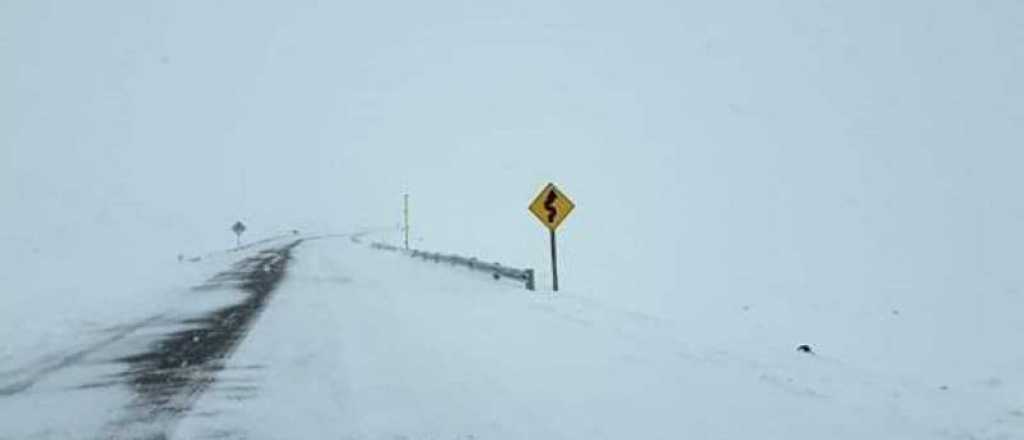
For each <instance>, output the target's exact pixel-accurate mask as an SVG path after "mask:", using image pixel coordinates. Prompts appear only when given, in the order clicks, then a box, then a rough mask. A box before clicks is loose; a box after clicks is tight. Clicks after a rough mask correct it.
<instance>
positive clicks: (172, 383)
mask: <svg viewBox="0 0 1024 440" xmlns="http://www.w3.org/2000/svg"><path fill="white" fill-rule="evenodd" d="M301 243H302V240H301V239H300V240H296V241H293V242H291V243H289V244H288V245H285V246H282V247H278V248H274V249H269V250H265V251H262V252H260V253H259V254H257V255H254V256H252V257H249V258H246V259H244V260H242V261H239V262H238V263H236V264H235V265H234V266H232V268H231V269H230V270H228V271H225V272H222V273H219V274H217V275H215V276H214V277H213V278H211V279H210V280H209V281H208V282H207V283H205V284H203V285H201V286H198V287H196V288H195V290H197V291H206V290H220V289H238V290H241V291H242V292H245V293H246V294H247V296H246V298H245V299H244V300H242V301H241V302H239V303H236V304H232V305H229V306H226V307H222V308H220V309H217V310H214V311H212V312H210V313H207V314H205V315H202V316H199V317H196V318H192V319H187V320H185V321H183V322H182V324H185V325H187V326H188V328H187V329H185V330H181V331H178V332H175V333H171V334H169V335H167V336H165V337H162V338H160V339H159V340H157V341H156V342H155V343H153V344H151V345H150V347H149V350H148V351H146V352H143V353H140V354H136V355H132V356H127V357H123V358H120V359H118V360H117V361H118V362H121V363H124V364H125V365H126V366H127V371H126V372H125V373H123V374H122V375H120V377H119V379H121V380H122V381H123V382H127V383H128V384H129V386H130V387H131V388H132V390H133V392H134V394H135V398H134V399H133V401H132V402H131V403H130V404H129V406H128V408H129V416H128V417H125V418H123V419H121V420H118V421H117V422H115V423H113V424H112V425H111V426H110V428H109V429H108V432H109V434H108V435H106V436H104V437H103V438H115V439H117V438H130V439H167V438H169V436H170V433H171V431H172V429H173V427H174V426H175V424H176V422H177V421H178V420H180V419H181V418H182V417H184V416H185V415H186V414H187V413H188V411H189V410H190V409H191V408H192V405H193V404H194V402H195V400H196V399H198V397H199V396H200V395H202V393H203V392H204V391H205V390H207V389H208V388H209V387H210V385H212V384H213V383H214V382H215V381H216V376H217V373H218V372H220V371H221V370H223V369H224V361H225V360H226V359H227V358H228V357H230V356H231V354H232V353H233V352H234V351H235V349H236V348H237V347H238V346H239V344H241V342H242V341H243V340H244V339H245V336H246V335H247V334H248V332H249V330H250V328H251V327H252V325H253V324H254V322H255V321H256V318H258V317H259V315H260V313H261V312H262V311H263V309H264V307H265V306H266V304H267V302H268V300H269V299H270V296H271V294H272V293H273V292H274V290H275V289H276V288H277V286H278V284H279V283H280V282H281V280H282V279H283V278H284V276H285V273H286V270H287V265H288V261H289V260H290V259H291V251H292V249H294V248H295V247H296V246H298V245H299V244H301Z"/></svg>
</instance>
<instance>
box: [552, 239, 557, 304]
mask: <svg viewBox="0 0 1024 440" xmlns="http://www.w3.org/2000/svg"><path fill="white" fill-rule="evenodd" d="M551 279H552V281H553V283H554V286H553V287H554V290H555V292H557V291H558V246H557V245H556V244H555V230H554V229H552V230H551Z"/></svg>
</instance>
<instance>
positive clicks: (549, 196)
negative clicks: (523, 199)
mask: <svg viewBox="0 0 1024 440" xmlns="http://www.w3.org/2000/svg"><path fill="white" fill-rule="evenodd" d="M575 207H576V205H575V204H573V203H572V200H569V198H568V197H566V196H565V194H562V192H561V191H559V190H558V187H556V186H555V184H554V183H549V184H548V186H546V187H544V189H543V190H541V192H540V194H538V195H537V198H535V199H533V203H531V204H530V212H532V213H533V215H535V216H537V219H538V220H540V222H541V223H543V224H544V226H547V227H548V229H550V230H552V231H554V230H555V229H558V225H561V224H562V221H563V220H565V218H566V217H568V216H569V213H571V212H572V210H573V208H575Z"/></svg>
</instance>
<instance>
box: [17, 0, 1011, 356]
mask: <svg viewBox="0 0 1024 440" xmlns="http://www.w3.org/2000/svg"><path fill="white" fill-rule="evenodd" d="M1022 13H1024V7H1022V6H1021V4H1019V3H1017V2H1013V1H995V0H993V1H978V2H954V1H937V2H933V1H908V2H896V3H893V2H885V1H874V0H872V1H860V2H810V1H807V2H739V1H724V2H713V3H707V2H671V1H637V2H630V3H628V4H627V3H621V2H592V1H588V2H583V1H572V2H546V1H545V2H541V1H522V2H506V3H503V4H502V3H487V2H485V3H480V2H468V1H467V2H458V1H441V2H375V3H373V4H372V5H371V4H357V3H351V2H311V1H292V2H242V1H219V2H198V1H192V2H139V1H104V2H52V1H51V2H44V1H5V2H3V3H0V62H2V64H3V65H4V68H3V69H0V154H2V156H0V179H2V184H0V203H2V206H3V207H4V209H3V211H4V214H3V217H2V218H0V234H2V238H3V243H4V246H3V249H2V250H0V255H3V256H4V260H3V261H4V263H5V264H6V265H7V266H8V267H16V268H21V269H19V270H18V271H11V272H8V273H5V274H4V276H5V277H6V278H8V280H7V282H8V283H14V285H29V286H33V288H36V289H39V288H42V287H41V286H43V284H40V283H38V282H37V281H32V280H33V279H34V277H36V276H38V274H39V273H43V272H45V271H46V269H47V267H43V266H42V263H34V262H33V261H37V259H34V258H31V257H26V256H27V255H46V256H48V258H50V259H53V258H58V259H61V258H62V257H61V256H64V257H66V258H63V261H65V262H67V263H68V264H76V265H77V264H86V265H87V264H94V265H96V266H98V268H97V269H96V270H100V271H102V270H104V269H103V268H104V267H106V268H108V269H109V266H107V265H106V264H102V263H100V261H103V258H115V257H114V255H116V256H117V257H116V258H120V259H122V260H137V259H140V258H148V259H150V260H148V261H150V262H156V261H157V259H158V258H165V259H166V261H167V262H170V261H172V259H173V257H174V255H176V254H178V253H198V252H202V251H205V250H210V249H217V248H224V247H228V246H230V245H232V243H233V240H234V237H233V236H232V235H231V233H230V232H229V230H228V228H229V227H230V225H231V224H232V223H233V222H234V221H235V220H238V219H242V220H243V221H245V222H246V223H247V224H249V226H250V233H249V234H250V236H251V237H252V238H256V237H259V236H263V235H266V234H271V233H274V232H276V231H281V230H287V229H291V228H299V229H302V230H306V231H331V232H349V231H354V230H359V229H361V228H380V227H386V228H394V227H396V225H397V224H398V223H399V222H400V220H401V209H402V206H401V201H402V195H403V194H405V193H409V194H410V195H411V199H412V231H413V236H414V245H416V246H419V247H423V248H427V249H431V250H442V251H457V252H460V253H464V254H469V255H478V256H481V257H484V258H488V259H494V260H501V261H503V262H507V263H508V264H514V265H517V266H530V267H537V268H538V269H539V270H544V271H546V267H547V266H546V265H547V255H548V254H547V252H548V249H547V241H546V240H547V237H546V231H544V230H543V229H542V227H541V225H539V224H538V223H537V222H536V220H535V219H534V218H532V216H531V215H530V214H529V213H528V212H527V210H526V205H527V204H528V203H529V201H530V200H531V199H532V198H533V196H534V195H535V194H536V192H537V191H538V190H539V189H540V188H541V187H542V186H543V185H544V184H546V183H547V182H548V181H554V182H556V183H558V184H559V185H560V186H561V188H562V189H563V190H564V191H565V192H566V193H567V194H568V195H569V196H570V197H571V198H573V199H574V201H575V202H576V205H577V209H576V211H575V213H574V214H573V215H572V217H571V218H569V219H568V220H567V221H566V223H565V224H564V226H563V228H562V230H561V232H560V237H559V240H560V245H561V249H560V251H561V254H562V258H563V260H562V262H561V263H562V270H563V274H562V276H563V285H564V286H565V287H566V288H568V289H574V290H576V291H579V292H581V294H585V295H593V296H597V297H605V298H614V299H615V300H616V301H619V302H621V303H623V304H626V305H628V306H630V307H635V308H638V309H645V310H657V311H659V313H661V314H663V315H666V316H669V317H678V318H679V319H686V317H687V316H689V315H688V314H695V313H700V312H701V310H702V309H705V310H706V309H707V308H709V307H715V306H718V305H721V304H723V303H726V304H731V303H730V302H729V301H730V300H729V299H728V298H730V297H735V296H740V297H743V298H751V297H754V298H756V297H759V296H760V295H761V292H764V295H771V294H770V293H768V292H769V291H794V290H795V291H799V292H803V293H801V295H804V296H801V300H800V301H804V302H809V303H810V304H813V307H812V308H813V309H814V310H818V311H820V312H822V313H823V315H824V317H823V318H821V319H822V320H825V321H827V320H828V319H829V318H828V316H829V313H828V312H827V310H829V308H830V307H838V308H847V309H853V310H860V309H859V308H871V307H876V306H877V307H885V306H881V305H879V304H886V306H887V305H889V304H892V305H898V304H900V303H906V302H915V303H917V304H927V305H932V306H934V307H933V308H932V309H929V313H935V315H934V318H933V319H934V320H933V321H926V322H927V325H925V327H923V328H922V330H921V332H922V334H923V335H924V338H925V339H927V338H930V337H935V338H943V337H947V336H948V337H954V335H952V334H950V335H947V334H945V333H944V332H945V331H946V330H943V323H944V322H949V320H950V319H954V318H957V319H959V318H963V317H964V316H965V315H967V316H968V317H970V316H973V318H969V319H974V320H976V321H970V322H978V323H984V322H985V321H986V319H985V316H986V313H988V310H989V308H987V307H990V306H991V304H994V302H995V301H998V298H1002V297H1003V296H1007V295H1020V294H1021V292H1020V288H1021V287H1024V276H1022V275H1021V272H1020V271H1019V270H1018V264H1019V262H1020V261H1022V260H1024V258H1022V257H1024V255H1022V249H1024V234H1022V232H1021V231H1022V229H1024V228H1022V226H1024V204H1022V203H1021V201H1020V200H1019V197H1016V193H1017V192H1018V190H1019V187H1020V183H1021V178H1020V177H1019V172H1018V170H1017V169H1018V168H1019V166H1020V163H1022V161H1024V153H1022V152H1021V149H1020V145H1021V139H1022V136H1021V135H1022V128H1021V127H1022V126H1024V125H1022V122H1024V109H1022V106H1020V103H1021V102H1022V98H1024V87H1022V81H1021V78H1024V65H1022V59H1024V57H1022V55H1024V54H1022V44H1024V15H1022ZM104 256H107V257H104ZM38 261H43V257H38ZM46 261H49V260H46ZM107 261H111V260H107ZM47 264H49V263H47ZM159 264H163V262H160V263H159ZM90 267H91V266H90ZM5 272H6V271H5ZM14 272H17V274H15V273H14ZM545 276H546V275H545ZM865 298H866V299H865ZM736 301H738V302H742V301H747V299H743V300H736ZM865 304H872V305H870V306H868V305H865ZM789 318H793V319H800V318H798V317H796V316H789V317H783V318H780V319H789ZM929 319H932V318H929ZM836 325H837V326H840V327H841V326H842V325H843V324H842V323H840V324H836ZM966 325H967V326H968V327H970V326H971V325H972V324H969V323H968V324H966ZM978 325H983V324H978ZM972 331H973V330H970V331H968V333H971V332H972ZM949 332H950V333H957V334H963V333H964V331H963V329H960V330H956V331H952V330H950V331H949ZM964 337H971V336H970V335H968V336H964Z"/></svg>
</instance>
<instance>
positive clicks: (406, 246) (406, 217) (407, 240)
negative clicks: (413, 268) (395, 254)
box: [405, 194, 409, 250]
mask: <svg viewBox="0 0 1024 440" xmlns="http://www.w3.org/2000/svg"><path fill="white" fill-rule="evenodd" d="M405 250H409V195H408V194H406V195H405Z"/></svg>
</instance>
